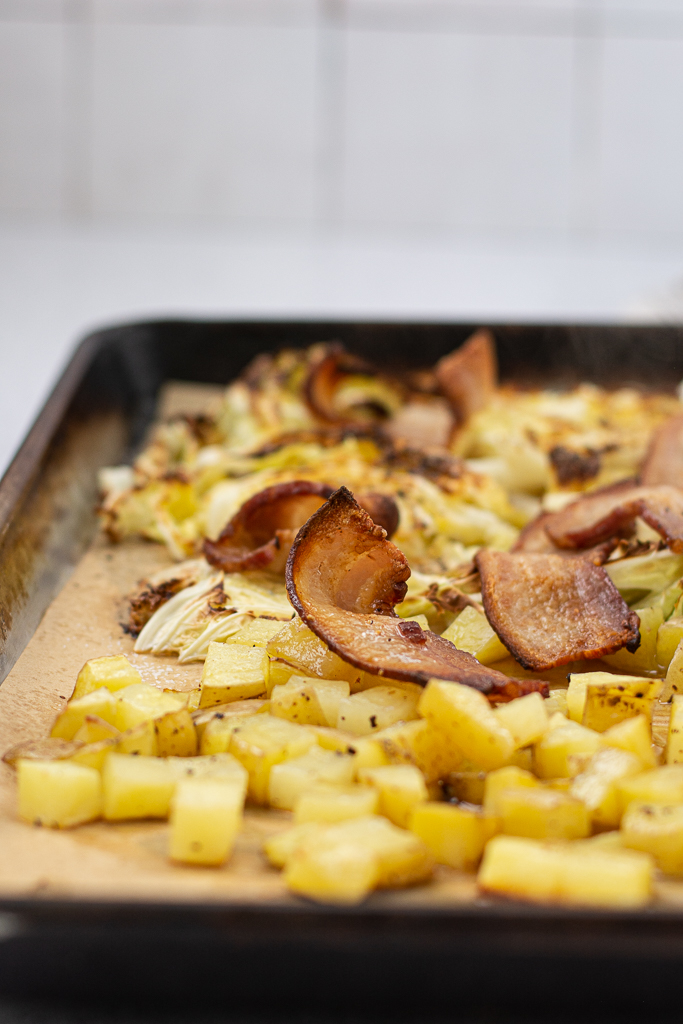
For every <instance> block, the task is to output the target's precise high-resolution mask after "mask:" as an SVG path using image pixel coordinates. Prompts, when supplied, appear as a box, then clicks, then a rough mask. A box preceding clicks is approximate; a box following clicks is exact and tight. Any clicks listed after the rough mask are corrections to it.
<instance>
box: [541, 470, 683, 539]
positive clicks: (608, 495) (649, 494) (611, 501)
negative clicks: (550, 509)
mask: <svg viewBox="0 0 683 1024" xmlns="http://www.w3.org/2000/svg"><path fill="white" fill-rule="evenodd" d="M637 516H640V518H641V519H643V520H644V521H645V522H646V523H647V524H648V526H651V527H652V529H653V530H656V531H657V533H658V534H659V535H660V537H662V539H663V540H664V542H665V543H666V544H667V545H668V547H670V548H671V550H672V551H675V552H681V551H683V491H679V490H678V489H677V488H675V487H667V486H665V485H662V486H660V487H642V486H638V484H636V483H634V482H633V481H631V480H624V481H622V482H621V483H618V484H613V485H612V486H611V487H604V488H602V489H601V490H599V491H594V492H593V493H592V494H587V495H585V496H584V497H582V498H579V500H578V501H575V502H573V503H572V504H571V505H567V507H566V508H564V509H562V511H561V512H556V513H554V515H553V516H551V517H550V519H548V521H547V522H546V524H545V529H546V532H547V533H548V536H549V537H550V539H551V540H552V541H553V543H555V544H557V546H558V547H561V548H574V549H576V548H587V547H590V546H591V545H595V544H600V543H601V542H603V541H607V540H609V539H610V538H613V537H618V536H623V535H624V534H628V533H629V532H632V531H633V525H634V521H635V519H636V517H637Z"/></svg>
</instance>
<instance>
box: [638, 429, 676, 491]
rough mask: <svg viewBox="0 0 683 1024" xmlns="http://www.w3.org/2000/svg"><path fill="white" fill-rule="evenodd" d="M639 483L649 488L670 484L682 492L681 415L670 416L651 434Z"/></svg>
mask: <svg viewBox="0 0 683 1024" xmlns="http://www.w3.org/2000/svg"><path fill="white" fill-rule="evenodd" d="M640 482H641V483H642V484H645V485H646V486H649V487H656V486H657V485H658V484H670V486H671V487H679V488H680V489H681V490H683V413H680V414H679V415H678V416H671V417H670V419H668V420H667V421H666V422H665V423H663V424H662V426H661V427H659V429H658V430H656V431H655V433H654V434H653V436H652V440H651V441H650V447H649V448H648V452H647V455H646V456H645V461H644V462H643V467H642V469H641V471H640Z"/></svg>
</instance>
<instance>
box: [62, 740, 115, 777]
mask: <svg viewBox="0 0 683 1024" xmlns="http://www.w3.org/2000/svg"><path fill="white" fill-rule="evenodd" d="M116 750H118V742H117V740H115V739H108V740H97V741H96V742H95V743H83V744H81V745H80V746H79V747H78V750H76V751H75V752H74V754H72V756H71V757H70V758H69V760H70V761H73V763H74V764H82V765H85V767H86V768H95V769H96V770H97V771H98V772H100V771H102V767H103V765H104V760H105V758H106V756H107V754H111V753H112V752H114V751H116Z"/></svg>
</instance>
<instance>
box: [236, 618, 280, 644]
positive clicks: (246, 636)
mask: <svg viewBox="0 0 683 1024" xmlns="http://www.w3.org/2000/svg"><path fill="white" fill-rule="evenodd" d="M283 626H284V623H283V622H280V621H278V620H277V619H252V620H251V622H247V624H246V625H245V626H242V628H241V629H238V631H237V632H236V633H233V634H232V636H229V637H228V638H227V640H226V641H225V643H226V644H240V646H242V647H267V645H268V643H269V641H270V640H272V639H273V637H274V636H276V635H277V634H278V633H279V632H280V630H281V629H282V627H283Z"/></svg>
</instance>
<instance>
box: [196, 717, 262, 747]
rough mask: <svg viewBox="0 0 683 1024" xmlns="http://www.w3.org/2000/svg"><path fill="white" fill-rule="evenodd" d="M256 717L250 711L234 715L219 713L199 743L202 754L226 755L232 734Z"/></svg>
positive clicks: (207, 724)
mask: <svg viewBox="0 0 683 1024" xmlns="http://www.w3.org/2000/svg"><path fill="white" fill-rule="evenodd" d="M254 717H256V716H255V714H253V713H252V712H249V711H243V712H242V713H241V714H237V715H233V714H230V713H229V712H227V711H217V712H216V714H215V715H214V716H213V717H212V718H211V720H210V721H209V722H207V723H206V725H205V726H204V730H203V732H202V738H201V740H200V742H199V753H200V754H225V753H227V752H228V751H229V750H230V744H231V742H232V734H233V733H234V731H235V729H238V728H239V727H240V726H241V725H242V724H243V723H244V722H246V721H247V720H248V719H250V718H254Z"/></svg>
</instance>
